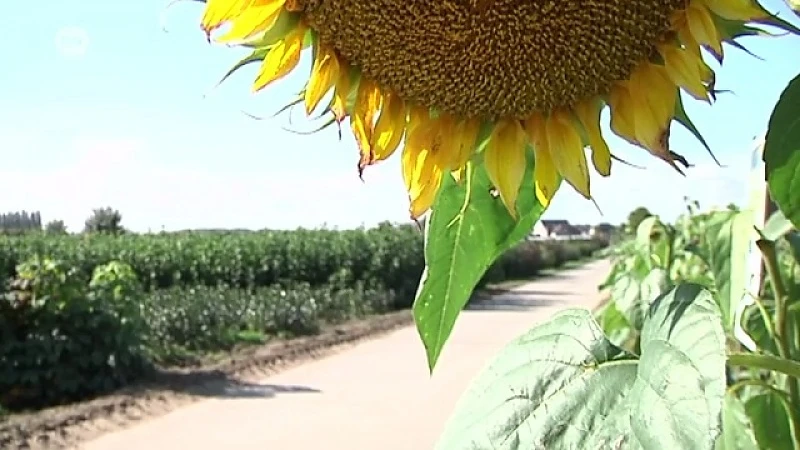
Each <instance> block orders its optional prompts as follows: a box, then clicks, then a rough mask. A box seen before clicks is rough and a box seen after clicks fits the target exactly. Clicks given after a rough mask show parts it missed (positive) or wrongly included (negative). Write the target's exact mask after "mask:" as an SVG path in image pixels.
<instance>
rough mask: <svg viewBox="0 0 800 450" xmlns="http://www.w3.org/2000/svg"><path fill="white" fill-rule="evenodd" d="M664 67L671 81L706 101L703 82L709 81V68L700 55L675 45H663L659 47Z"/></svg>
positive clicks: (705, 88)
mask: <svg viewBox="0 0 800 450" xmlns="http://www.w3.org/2000/svg"><path fill="white" fill-rule="evenodd" d="M661 55H662V56H663V58H664V67H665V68H666V71H667V74H668V75H669V77H670V79H671V80H672V82H673V83H675V84H676V85H678V86H681V87H682V88H683V89H685V90H686V92H688V93H689V94H691V95H692V97H694V98H696V99H698V100H706V101H708V100H709V98H708V88H707V87H706V85H705V84H704V83H707V82H709V81H710V74H711V73H712V72H711V68H710V67H708V66H707V65H706V63H705V62H704V61H703V58H702V57H700V55H697V54H693V53H691V52H690V51H688V50H686V49H683V48H681V47H677V46H675V45H665V46H662V48H661Z"/></svg>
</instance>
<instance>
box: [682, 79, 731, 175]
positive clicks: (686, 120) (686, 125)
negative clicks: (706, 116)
mask: <svg viewBox="0 0 800 450" xmlns="http://www.w3.org/2000/svg"><path fill="white" fill-rule="evenodd" d="M677 97H678V98H677V101H676V102H675V120H676V121H677V122H678V123H679V124H681V125H683V127H684V128H686V129H687V130H689V132H691V133H692V134H693V135H694V137H695V138H697V140H698V141H700V143H701V144H703V147H705V148H706V151H708V154H709V155H711V158H713V159H714V162H716V163H717V165H718V166H720V167H721V166H722V164H720V162H719V160H718V159H717V156H716V155H714V152H713V151H711V147H710V146H709V145H708V142H706V140H705V138H704V137H703V135H702V134H700V130H698V129H697V127H696V126H695V125H694V123H692V120H691V119H690V118H689V115H688V114H686V109H685V108H684V106H683V99H682V98H681V95H680V92H678V96H677Z"/></svg>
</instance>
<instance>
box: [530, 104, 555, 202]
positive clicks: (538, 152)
mask: <svg viewBox="0 0 800 450" xmlns="http://www.w3.org/2000/svg"><path fill="white" fill-rule="evenodd" d="M546 125H547V124H546V121H545V119H544V117H542V115H540V114H533V115H532V116H531V117H529V118H528V120H527V121H526V122H525V131H527V133H528V139H529V140H530V142H531V145H533V154H534V168H533V179H534V187H535V189H536V199H537V200H539V203H541V204H542V206H545V207H546V206H547V205H549V204H550V200H551V199H552V198H553V196H554V195H555V194H556V191H557V190H558V184H559V181H560V179H559V176H558V170H556V166H555V164H553V158H551V157H550V143H549V142H548V141H547V126H546Z"/></svg>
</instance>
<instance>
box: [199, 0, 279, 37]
mask: <svg viewBox="0 0 800 450" xmlns="http://www.w3.org/2000/svg"><path fill="white" fill-rule="evenodd" d="M282 6H283V1H272V2H270V3H269V4H267V5H264V6H254V5H252V6H250V7H249V8H247V9H245V10H243V11H242V12H241V14H239V15H238V16H236V17H235V18H232V20H231V22H232V23H233V26H231V29H230V30H228V31H227V32H226V33H225V34H223V35H222V36H220V37H218V38H217V39H215V41H217V42H219V43H231V42H236V41H244V40H246V39H248V38H250V37H252V36H254V35H256V34H258V33H261V32H262V31H266V30H268V29H270V28H271V27H272V25H274V24H275V21H276V20H278V16H279V15H280V13H281V7H282Z"/></svg>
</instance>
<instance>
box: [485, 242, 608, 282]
mask: <svg viewBox="0 0 800 450" xmlns="http://www.w3.org/2000/svg"><path fill="white" fill-rule="evenodd" d="M606 245H607V242H606V241H603V240H597V239H588V240H573V241H568V240H565V241H526V242H523V243H521V244H520V245H518V246H516V247H515V248H513V249H511V250H509V251H508V252H506V253H505V254H503V256H501V257H500V258H499V259H498V260H497V261H496V262H495V263H494V264H493V265H492V267H491V268H490V269H489V270H488V271H487V272H486V275H484V277H483V279H482V280H481V283H480V284H479V286H483V285H485V284H486V283H496V282H499V281H503V280H514V279H524V278H530V277H533V276H536V275H538V274H539V273H540V272H541V271H543V270H545V269H556V268H559V267H561V266H563V265H564V263H567V262H571V261H576V260H579V259H581V258H586V257H589V256H591V255H593V254H594V253H595V252H597V251H598V250H600V249H602V248H605V247H606Z"/></svg>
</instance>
